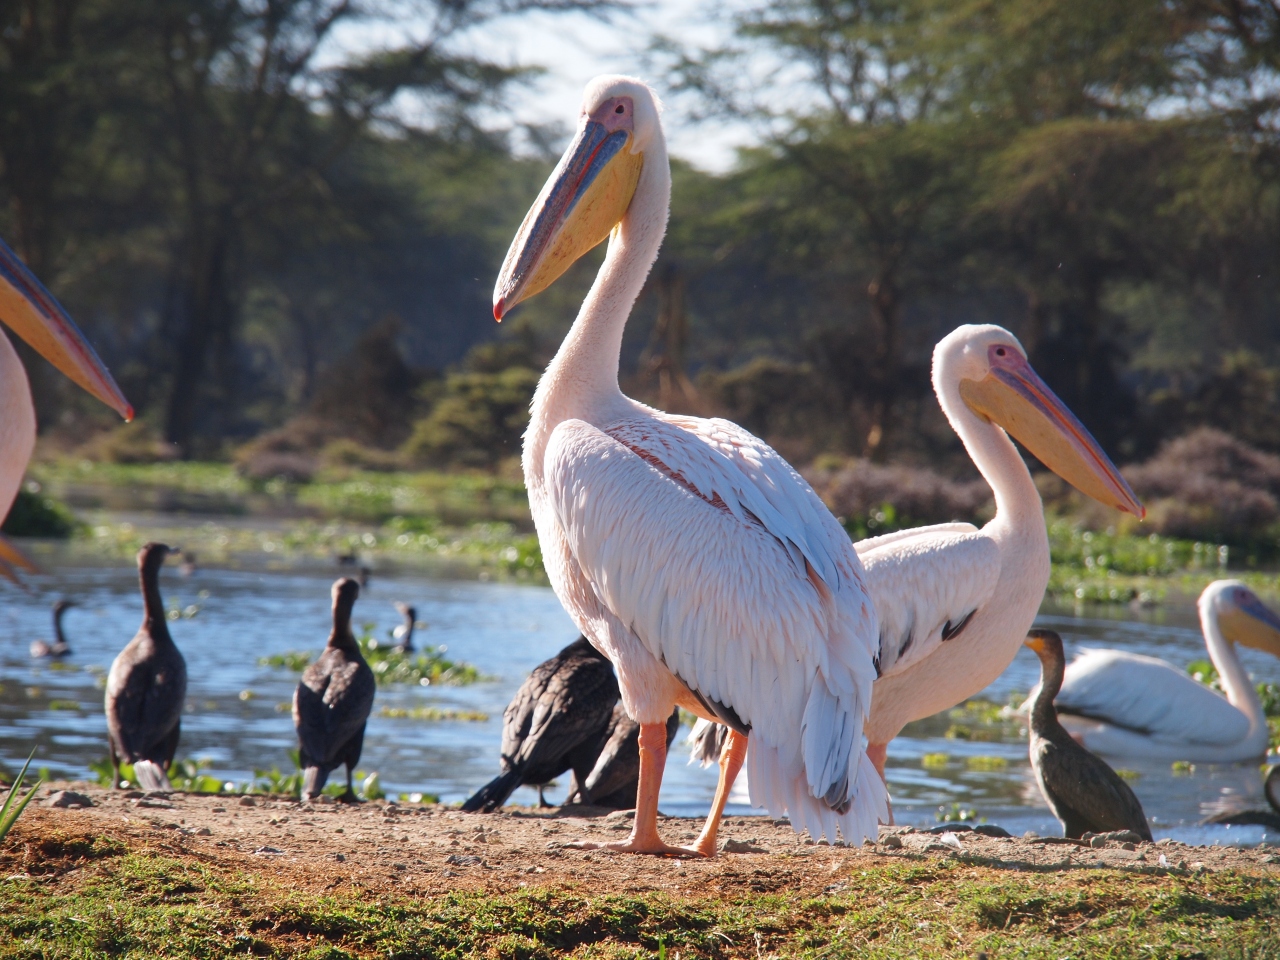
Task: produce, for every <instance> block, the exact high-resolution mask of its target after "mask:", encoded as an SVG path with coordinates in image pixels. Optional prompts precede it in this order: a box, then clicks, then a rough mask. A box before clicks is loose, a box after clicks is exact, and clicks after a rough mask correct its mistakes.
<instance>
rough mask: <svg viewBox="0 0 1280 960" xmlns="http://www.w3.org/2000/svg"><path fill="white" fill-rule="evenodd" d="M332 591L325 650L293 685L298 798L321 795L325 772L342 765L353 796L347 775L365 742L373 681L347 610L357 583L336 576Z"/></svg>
mask: <svg viewBox="0 0 1280 960" xmlns="http://www.w3.org/2000/svg"><path fill="white" fill-rule="evenodd" d="M331 592H332V596H333V628H332V629H331V630H330V631H329V642H328V643H327V644H325V648H324V652H322V653H321V654H320V656H319V657H317V658H316V660H315V662H314V663H311V664H310V665H309V666H308V667H307V669H306V670H304V671H302V679H301V680H300V681H298V686H297V689H295V690H294V691H293V726H294V729H296V730H297V731H298V753H299V760H300V761H301V763H302V799H303V800H310V799H311V798H312V797H317V796H319V795H320V791H321V790H323V789H324V785H325V781H326V780H328V779H329V774H330V773H331V772H332V771H333V770H336V769H337V768H338V767H340V766H343V765H345V766H346V768H347V792H346V793H345V794H344V795H343V796H342V799H343V800H347V801H353V800H355V799H356V792H355V789H354V787H353V786H352V783H351V776H352V772H353V771H354V770H355V768H356V764H357V763H359V762H360V752H361V750H362V749H363V748H364V728H365V724H366V723H367V722H368V720H369V713H370V711H371V710H372V709H373V698H374V694H375V693H376V692H377V683H376V682H375V681H374V678H373V671H372V670H370V669H369V664H367V663H366V662H365V659H364V655H363V654H361V653H360V645H359V644H358V643H357V642H356V638H355V636H354V635H353V634H352V632H351V610H352V608H353V607H354V606H355V604H356V598H357V597H359V596H360V585H359V584H358V583H356V581H355V580H352V579H351V578H350V577H342V578H340V579H338V580H336V581H334V584H333V588H332V591H331Z"/></svg>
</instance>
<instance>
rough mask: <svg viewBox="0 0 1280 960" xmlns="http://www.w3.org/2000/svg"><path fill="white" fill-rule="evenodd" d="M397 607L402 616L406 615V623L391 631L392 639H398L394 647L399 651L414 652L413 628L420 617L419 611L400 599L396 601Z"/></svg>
mask: <svg viewBox="0 0 1280 960" xmlns="http://www.w3.org/2000/svg"><path fill="white" fill-rule="evenodd" d="M395 607H396V610H398V611H399V612H400V616H402V617H404V623H402V624H400V626H398V627H396V628H395V630H393V631H392V632H391V637H392V639H394V640H395V641H396V645H395V648H394V649H395V650H396V651H397V652H399V653H413V628H414V626H415V625H416V621H417V619H418V611H417V610H416V609H415V608H414V607H411V606H409V604H407V603H401V602H400V601H399V600H397V601H396V604H395Z"/></svg>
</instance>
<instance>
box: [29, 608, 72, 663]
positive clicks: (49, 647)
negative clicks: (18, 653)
mask: <svg viewBox="0 0 1280 960" xmlns="http://www.w3.org/2000/svg"><path fill="white" fill-rule="evenodd" d="M74 606H75V603H74V601H71V600H59V601H57V602H56V603H54V605H53V643H50V642H49V641H48V640H34V641H32V643H31V656H33V657H35V658H36V659H37V660H38V659H41V658H42V657H54V658H59V657H65V656H68V655H69V654H70V653H71V647H69V646H68V645H67V638H66V637H65V636H64V635H63V633H62V615H63V614H65V613H66V612H67V611H68V610H69V609H70V608H71V607H74Z"/></svg>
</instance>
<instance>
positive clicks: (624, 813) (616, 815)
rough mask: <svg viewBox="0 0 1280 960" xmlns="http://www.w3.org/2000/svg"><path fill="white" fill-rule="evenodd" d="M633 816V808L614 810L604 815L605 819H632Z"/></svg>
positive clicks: (634, 815)
mask: <svg viewBox="0 0 1280 960" xmlns="http://www.w3.org/2000/svg"><path fill="white" fill-rule="evenodd" d="M635 818H636V812H635V810H615V811H613V813H610V814H608V815H606V816H605V820H634V819H635Z"/></svg>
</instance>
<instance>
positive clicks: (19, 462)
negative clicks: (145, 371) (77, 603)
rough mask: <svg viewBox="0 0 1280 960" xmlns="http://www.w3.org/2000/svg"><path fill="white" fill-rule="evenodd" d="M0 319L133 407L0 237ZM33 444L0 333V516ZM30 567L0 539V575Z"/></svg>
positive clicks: (23, 383) (23, 389) (26, 394)
mask: <svg viewBox="0 0 1280 960" xmlns="http://www.w3.org/2000/svg"><path fill="white" fill-rule="evenodd" d="M0 322H3V323H4V325H5V326H7V327H8V328H9V329H10V330H11V331H13V332H14V333H16V334H17V335H18V336H20V337H21V338H22V339H23V340H25V341H26V342H27V343H29V344H30V345H31V346H32V347H33V348H34V349H35V350H36V352H37V353H39V354H40V355H41V356H42V357H44V358H45V359H46V360H48V361H49V362H50V363H52V364H53V365H54V366H55V367H57V368H58V369H59V370H61V371H62V372H63V373H64V374H65V375H66V376H68V377H69V378H70V379H71V380H72V381H73V382H74V383H76V384H77V385H78V386H80V387H82V388H83V389H84V390H87V391H88V392H89V393H91V394H93V396H95V397H97V398H98V399H99V400H101V401H102V402H103V403H105V404H106V405H107V406H109V407H111V409H113V410H115V411H116V412H117V413H119V414H120V415H121V416H122V417H124V418H125V420H132V419H133V408H132V407H131V406H129V402H128V401H127V400H125V398H124V394H122V393H121V392H120V388H119V387H118V386H116V382H115V380H113V379H112V378H111V374H110V373H108V372H107V368H106V367H105V366H104V365H103V363H102V361H101V360H99V359H98V355H97V354H96V353H94V350H93V347H91V346H90V345H89V342H88V341H87V340H86V339H85V337H84V334H83V333H81V332H80V329H79V328H78V327H77V326H76V325H75V322H74V321H73V320H72V319H71V317H69V316H68V315H67V312H66V311H65V310H63V309H62V306H61V305H60V304H59V303H58V301H57V300H55V299H54V298H53V296H52V295H51V294H50V293H49V291H48V290H46V289H45V288H44V286H43V284H41V283H40V281H39V280H38V279H36V276H35V274H33V273H32V272H31V271H30V270H28V269H27V267H26V265H25V264H23V262H22V261H21V260H19V259H18V256H17V254H15V253H14V252H13V251H12V250H10V249H9V247H8V246H7V245H6V244H5V243H4V242H3V241H0ZM35 443H36V411H35V405H34V404H33V403H32V401H31V385H30V383H29V382H28V381H27V372H26V370H25V369H23V366H22V361H21V360H20V359H18V353H17V351H16V350H14V349H13V344H12V343H10V342H9V338H8V337H6V336H5V335H4V334H3V333H0V518H3V517H4V516H5V515H7V514H8V512H9V508H10V507H11V506H12V505H13V501H14V499H15V498H16V497H17V495H18V489H19V487H20V486H21V485H22V477H23V474H24V473H25V472H26V469H27V462H28V461H29V460H30V459H31V451H32V450H33V449H34V448H35ZM18 567H23V568H26V569H34V567H33V566H32V564H31V561H29V560H28V559H27V558H26V557H24V556H23V555H22V553H21V552H19V551H18V550H17V549H16V548H15V547H14V546H13V545H12V544H10V543H9V542H8V541H7V540H5V539H4V538H3V537H0V576H3V577H5V578H7V579H9V580H16V573H15V568H18Z"/></svg>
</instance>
